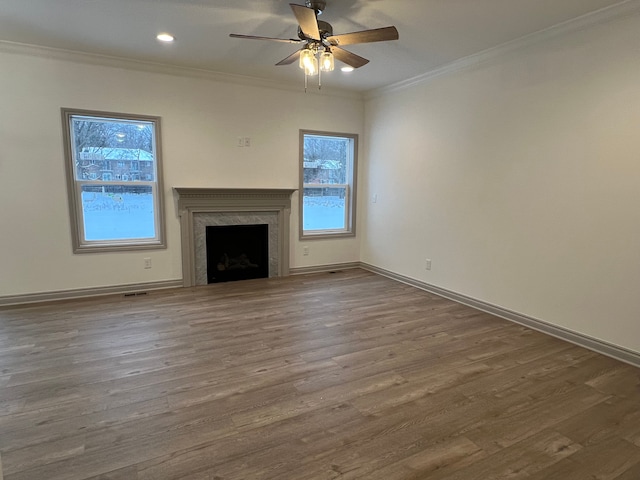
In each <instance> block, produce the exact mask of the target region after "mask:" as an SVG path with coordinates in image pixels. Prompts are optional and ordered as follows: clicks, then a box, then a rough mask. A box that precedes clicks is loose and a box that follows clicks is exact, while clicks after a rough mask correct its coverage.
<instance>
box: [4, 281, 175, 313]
mask: <svg viewBox="0 0 640 480" xmlns="http://www.w3.org/2000/svg"><path fill="white" fill-rule="evenodd" d="M177 287H182V279H180V280H165V281H162V282H150V283H137V284H129V285H113V286H109V287H91V288H77V289H73V290H59V291H53V292H41V293H26V294H23V295H5V296H0V307H2V306H8V305H20V304H27V303H40V302H52V301H57V300H70V299H72V298H84V297H97V296H102V295H116V294H120V293H122V294H128V293H131V294H135V293H142V292H146V291H149V290H161V289H165V288H177Z"/></svg>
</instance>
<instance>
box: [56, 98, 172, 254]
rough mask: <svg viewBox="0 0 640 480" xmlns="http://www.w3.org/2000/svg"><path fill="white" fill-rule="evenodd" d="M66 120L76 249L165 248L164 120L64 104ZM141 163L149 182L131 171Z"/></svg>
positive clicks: (69, 185) (72, 223) (83, 250)
mask: <svg viewBox="0 0 640 480" xmlns="http://www.w3.org/2000/svg"><path fill="white" fill-rule="evenodd" d="M62 119H63V132H64V144H65V145H64V146H65V157H66V164H67V183H68V189H69V206H70V212H71V225H72V239H73V247H74V252H76V253H79V252H96V251H105V250H110V251H115V250H131V249H138V248H163V247H165V246H166V244H165V240H164V223H163V219H164V214H163V204H162V168H161V167H162V164H161V155H160V118H159V117H150V116H144V115H128V114H115V113H105V112H92V111H84V110H71V109H65V108H63V109H62ZM139 161H145V162H148V164H149V168H148V169H146V175H145V177H144V178H145V180H144V181H140V175H135V176H134V175H130V173H129V168H130V165H132V164H136V165H137V164H138V162H139ZM110 167H113V168H114V170H111V169H110Z"/></svg>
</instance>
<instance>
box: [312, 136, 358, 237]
mask: <svg viewBox="0 0 640 480" xmlns="http://www.w3.org/2000/svg"><path fill="white" fill-rule="evenodd" d="M302 141H303V149H302V150H303V158H302V172H303V173H302V191H303V199H302V200H303V201H302V226H303V232H321V233H345V232H346V231H348V230H349V226H350V203H351V202H350V197H351V192H350V187H351V184H352V179H353V157H354V141H355V139H354V137H353V136H338V135H332V134H316V133H313V134H312V133H304V134H303V137H302Z"/></svg>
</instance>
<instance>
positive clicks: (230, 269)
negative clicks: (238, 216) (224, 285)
mask: <svg viewBox="0 0 640 480" xmlns="http://www.w3.org/2000/svg"><path fill="white" fill-rule="evenodd" d="M206 237H207V238H206V239H207V281H208V283H219V282H233V281H236V280H249V279H252V278H267V277H269V225H267V224H260V225H216V226H207V227H206Z"/></svg>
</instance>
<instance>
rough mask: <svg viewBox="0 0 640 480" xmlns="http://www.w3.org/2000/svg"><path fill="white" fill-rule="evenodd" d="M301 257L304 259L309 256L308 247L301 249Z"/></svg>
mask: <svg viewBox="0 0 640 480" xmlns="http://www.w3.org/2000/svg"><path fill="white" fill-rule="evenodd" d="M302 255H304V256H305V257H307V256H308V255H309V247H307V246H306V245H305V246H304V247H302Z"/></svg>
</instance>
